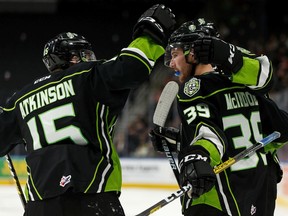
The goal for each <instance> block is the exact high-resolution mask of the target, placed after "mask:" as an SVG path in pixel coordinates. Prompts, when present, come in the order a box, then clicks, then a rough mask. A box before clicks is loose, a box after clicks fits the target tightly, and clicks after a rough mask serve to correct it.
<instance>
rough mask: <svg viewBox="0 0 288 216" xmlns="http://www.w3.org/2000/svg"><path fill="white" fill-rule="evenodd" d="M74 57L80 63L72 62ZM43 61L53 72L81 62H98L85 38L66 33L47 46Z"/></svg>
mask: <svg viewBox="0 0 288 216" xmlns="http://www.w3.org/2000/svg"><path fill="white" fill-rule="evenodd" d="M73 56H77V57H78V58H79V61H77V62H74V61H72V58H73ZM42 60H43V62H44V64H45V66H46V67H47V69H48V70H49V71H50V72H53V71H55V70H56V69H60V70H65V69H67V68H69V67H70V66H72V65H73V64H77V63H79V62H88V61H96V57H95V54H94V52H93V51H92V46H91V44H90V43H89V42H88V41H87V40H86V39H85V37H83V36H81V35H78V34H76V33H71V32H64V33H61V34H59V35H57V36H56V37H54V38H53V39H51V40H50V41H48V42H47V43H46V44H45V46H44V51H43V58H42Z"/></svg>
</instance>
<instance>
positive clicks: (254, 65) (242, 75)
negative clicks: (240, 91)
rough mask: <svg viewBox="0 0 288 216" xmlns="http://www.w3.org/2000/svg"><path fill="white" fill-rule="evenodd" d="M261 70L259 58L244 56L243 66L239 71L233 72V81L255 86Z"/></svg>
mask: <svg viewBox="0 0 288 216" xmlns="http://www.w3.org/2000/svg"><path fill="white" fill-rule="evenodd" d="M247 71H249V73H248V72H247ZM259 71H260V64H259V61H258V60H257V59H251V58H247V57H243V66H242V67H241V69H240V70H239V71H237V73H235V74H234V73H232V82H233V83H241V84H244V85H254V86H255V85H257V83H258V73H259Z"/></svg>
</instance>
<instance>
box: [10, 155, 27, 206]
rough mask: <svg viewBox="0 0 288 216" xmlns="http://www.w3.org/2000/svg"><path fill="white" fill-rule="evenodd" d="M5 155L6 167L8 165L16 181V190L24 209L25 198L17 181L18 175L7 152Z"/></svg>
mask: <svg viewBox="0 0 288 216" xmlns="http://www.w3.org/2000/svg"><path fill="white" fill-rule="evenodd" d="M5 157H6V161H7V163H8V167H9V169H10V172H11V175H12V176H13V179H14V181H15V183H16V186H17V191H18V194H19V197H20V200H21V202H22V205H23V208H24V209H25V206H26V199H25V196H24V193H23V191H22V188H21V184H20V182H19V179H18V176H17V174H16V170H15V168H14V165H13V162H12V159H11V157H10V155H9V154H6V155H5Z"/></svg>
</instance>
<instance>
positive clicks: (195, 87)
mask: <svg viewBox="0 0 288 216" xmlns="http://www.w3.org/2000/svg"><path fill="white" fill-rule="evenodd" d="M200 81H201V80H199V79H197V78H194V77H193V78H192V79H190V80H189V81H188V82H186V83H185V86H184V94H186V95H187V96H188V97H192V96H193V95H194V94H196V93H197V92H198V91H199V89H200Z"/></svg>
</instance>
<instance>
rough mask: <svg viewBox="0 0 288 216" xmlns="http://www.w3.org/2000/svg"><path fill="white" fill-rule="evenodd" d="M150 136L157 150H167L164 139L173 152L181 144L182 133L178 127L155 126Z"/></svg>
mask: <svg viewBox="0 0 288 216" xmlns="http://www.w3.org/2000/svg"><path fill="white" fill-rule="evenodd" d="M149 137H150V139H151V142H152V144H153V147H154V150H155V151H159V152H165V150H164V149H163V144H162V142H163V141H166V143H167V145H168V148H169V149H170V151H171V152H176V151H177V148H178V146H179V145H180V133H179V130H178V129H177V128H173V127H155V128H154V129H153V130H151V131H150V132H149Z"/></svg>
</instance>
